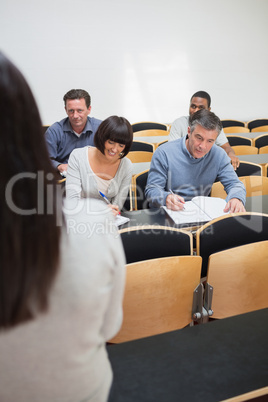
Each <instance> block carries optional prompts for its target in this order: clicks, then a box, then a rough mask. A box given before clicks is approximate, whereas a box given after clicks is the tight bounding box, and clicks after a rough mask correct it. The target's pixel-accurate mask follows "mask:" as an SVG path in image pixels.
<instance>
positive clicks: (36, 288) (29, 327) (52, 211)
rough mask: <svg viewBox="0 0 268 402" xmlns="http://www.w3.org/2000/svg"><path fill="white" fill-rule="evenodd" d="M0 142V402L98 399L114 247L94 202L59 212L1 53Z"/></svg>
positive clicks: (28, 95)
mask: <svg viewBox="0 0 268 402" xmlns="http://www.w3.org/2000/svg"><path fill="white" fill-rule="evenodd" d="M0 136H1V141H0V166H1V170H0V171H1V173H0V186H1V192H0V194H1V199H0V202H1V205H0V219H1V230H0V236H1V239H0V356H1V358H0V401H1V402H5V401H20V402H30V401H34V402H38V401H40V402H43V401H50V402H52V401H55V402H56V401H91V402H93V401H94V402H105V401H107V399H108V394H109V389H110V386H111V382H112V370H111V366H110V362H109V360H108V357H107V352H106V342H107V341H108V340H109V339H111V338H113V337H114V336H115V334H116V333H117V332H118V330H119V328H120V326H121V322H122V299H123V290H124V278H125V272H124V264H125V258H124V253H123V248H122V244H121V242H120V239H119V238H118V234H117V231H116V229H115V226H114V224H113V220H114V219H113V216H112V213H111V211H110V208H107V207H106V206H105V208H104V205H103V202H101V201H97V200H80V202H79V203H75V204H76V205H75V209H74V208H73V203H72V202H69V203H68V201H67V200H66V204H65V206H64V207H65V208H64V214H63V208H62V202H61V197H60V196H58V195H57V191H56V190H57V188H58V186H59V185H57V183H56V181H55V179H54V175H57V173H56V172H55V171H54V169H53V167H52V165H51V162H50V159H49V156H48V152H47V149H46V144H45V140H44V137H43V135H42V126H41V120H40V116H39V112H38V109H37V106H36V103H35V100H34V98H33V95H32V92H31V90H30V88H29V86H28V85H27V83H26V81H25V79H24V77H23V76H22V74H21V73H20V72H19V71H18V69H17V68H16V67H15V66H14V65H13V64H12V63H11V62H10V61H9V60H8V59H7V58H6V57H5V56H4V55H3V54H2V53H0ZM59 191H60V186H59Z"/></svg>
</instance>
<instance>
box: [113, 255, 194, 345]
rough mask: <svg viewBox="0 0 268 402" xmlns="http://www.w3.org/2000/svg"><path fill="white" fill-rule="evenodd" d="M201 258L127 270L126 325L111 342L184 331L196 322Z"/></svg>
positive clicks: (152, 263) (164, 260)
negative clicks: (196, 297) (196, 292)
mask: <svg viewBox="0 0 268 402" xmlns="http://www.w3.org/2000/svg"><path fill="white" fill-rule="evenodd" d="M200 271H201V258H200V257H197V256H176V257H167V258H160V259H154V260H149V261H141V262H137V263H133V264H129V265H127V266H126V286H125V294H124V300H123V323H122V327H121V329H120V331H119V333H118V334H117V335H116V336H115V337H114V338H113V339H111V340H110V342H111V343H120V342H126V341H131V340H134V339H139V338H144V337H147V336H152V335H157V334H161V333H164V332H168V331H173V330H176V329H180V328H183V327H185V326H187V325H188V324H190V323H191V321H192V317H191V315H192V305H193V293H194V290H195V288H196V287H197V286H198V284H199V283H200Z"/></svg>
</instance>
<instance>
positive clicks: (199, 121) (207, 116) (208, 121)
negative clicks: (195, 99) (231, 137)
mask: <svg viewBox="0 0 268 402" xmlns="http://www.w3.org/2000/svg"><path fill="white" fill-rule="evenodd" d="M189 125H190V130H191V133H192V132H193V131H194V129H195V127H196V126H197V125H200V126H202V127H203V128H205V129H206V130H216V131H217V132H218V135H219V134H220V131H221V130H222V124H221V121H220V119H219V117H218V116H216V115H215V114H214V113H212V112H210V111H209V110H207V109H200V110H198V111H197V112H195V113H193V114H192V115H191V116H190V118H189Z"/></svg>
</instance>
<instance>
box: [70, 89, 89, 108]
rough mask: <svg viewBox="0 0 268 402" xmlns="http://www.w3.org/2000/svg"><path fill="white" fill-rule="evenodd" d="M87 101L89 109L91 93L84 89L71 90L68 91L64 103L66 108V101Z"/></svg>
mask: <svg viewBox="0 0 268 402" xmlns="http://www.w3.org/2000/svg"><path fill="white" fill-rule="evenodd" d="M82 98H84V99H85V102H86V105H87V108H89V106H90V105H91V97H90V95H89V93H88V92H87V91H85V90H84V89H70V91H68V92H67V93H66V94H65V95H64V97H63V101H64V105H65V106H66V101H67V100H68V99H71V100H73V99H82Z"/></svg>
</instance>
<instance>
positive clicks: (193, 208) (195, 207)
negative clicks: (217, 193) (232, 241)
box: [163, 196, 228, 225]
mask: <svg viewBox="0 0 268 402" xmlns="http://www.w3.org/2000/svg"><path fill="white" fill-rule="evenodd" d="M225 206H226V201H225V200H223V199H222V198H217V197H204V196H200V197H194V198H193V199H192V201H187V202H185V204H184V210H181V211H172V210H171V209H168V208H167V207H163V208H164V210H165V211H166V212H167V214H168V215H169V216H170V217H171V219H173V221H174V222H175V223H176V224H177V225H180V224H183V223H199V222H208V221H210V220H212V219H215V218H218V217H219V216H222V215H226V214H227V213H228V212H223V210H224V208H225Z"/></svg>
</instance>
